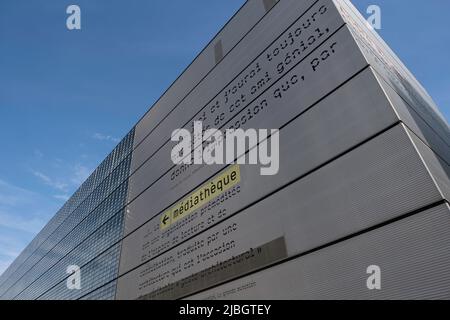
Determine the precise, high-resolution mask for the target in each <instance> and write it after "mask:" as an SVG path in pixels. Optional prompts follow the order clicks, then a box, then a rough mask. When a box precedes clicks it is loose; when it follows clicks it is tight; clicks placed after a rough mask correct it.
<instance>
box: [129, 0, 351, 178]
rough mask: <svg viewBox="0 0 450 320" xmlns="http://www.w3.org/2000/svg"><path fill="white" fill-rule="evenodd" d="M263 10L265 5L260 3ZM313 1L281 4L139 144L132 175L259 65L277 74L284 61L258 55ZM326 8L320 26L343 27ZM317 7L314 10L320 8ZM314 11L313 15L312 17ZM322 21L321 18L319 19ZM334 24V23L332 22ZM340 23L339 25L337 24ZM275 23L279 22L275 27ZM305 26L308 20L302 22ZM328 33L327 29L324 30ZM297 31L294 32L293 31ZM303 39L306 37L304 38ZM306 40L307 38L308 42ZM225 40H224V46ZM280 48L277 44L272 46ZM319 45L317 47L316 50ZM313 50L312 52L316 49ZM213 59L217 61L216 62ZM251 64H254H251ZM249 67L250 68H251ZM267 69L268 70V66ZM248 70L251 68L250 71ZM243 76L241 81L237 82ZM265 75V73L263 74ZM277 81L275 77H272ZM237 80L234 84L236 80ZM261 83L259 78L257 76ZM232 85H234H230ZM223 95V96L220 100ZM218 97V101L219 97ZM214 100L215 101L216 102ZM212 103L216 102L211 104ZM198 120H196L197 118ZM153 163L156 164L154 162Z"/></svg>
mask: <svg viewBox="0 0 450 320" xmlns="http://www.w3.org/2000/svg"><path fill="white" fill-rule="evenodd" d="M257 2H258V3H259V4H260V5H261V6H262V2H260V1H257ZM313 2H314V1H312V0H308V1H297V0H287V1H281V2H279V3H278V4H277V5H276V6H275V7H274V8H273V9H272V10H271V11H270V12H269V13H268V15H267V16H266V17H265V18H264V19H263V20H262V21H261V22H260V23H259V24H258V25H257V26H256V27H255V29H253V30H252V32H251V33H250V34H249V35H248V36H247V37H246V38H245V39H244V40H243V41H242V42H241V43H240V44H239V45H238V46H237V47H236V48H235V49H234V50H232V51H231V52H230V54H229V55H228V56H226V57H225V58H224V59H223V60H222V61H221V62H220V64H218V65H217V67H216V68H215V69H214V70H213V72H211V73H210V74H209V75H208V76H207V77H206V78H205V79H204V80H203V81H202V82H201V83H200V84H199V85H198V86H197V87H196V88H195V90H193V91H192V92H191V93H190V94H189V95H188V96H187V97H186V98H185V99H183V101H181V103H180V104H179V105H178V107H177V108H176V110H175V112H172V113H171V114H170V115H169V116H168V117H167V118H166V119H165V120H164V121H163V122H162V123H161V124H160V125H159V126H158V127H157V128H155V130H154V131H153V132H152V134H151V135H149V136H148V137H147V138H146V139H145V140H144V141H143V142H142V144H140V145H139V146H138V147H137V148H136V149H135V150H134V152H133V163H132V169H131V171H132V172H134V171H135V170H136V169H137V168H138V167H139V166H140V165H142V163H144V162H145V161H146V160H147V159H148V158H149V157H150V156H151V155H152V154H153V153H154V152H155V151H157V150H158V148H160V147H161V146H163V145H164V144H165V143H168V142H170V136H171V134H172V132H173V131H174V130H175V129H177V128H182V127H184V126H185V124H186V123H188V122H189V121H190V119H192V117H194V116H195V115H196V113H197V112H199V111H200V110H201V109H202V108H205V112H207V113H209V109H210V107H211V106H212V105H214V104H215V101H216V99H217V100H220V101H221V100H222V99H223V91H224V90H225V89H224V87H226V89H230V88H233V86H235V85H236V83H237V82H238V80H241V78H244V77H245V76H247V78H248V74H250V72H251V70H254V69H256V65H257V63H258V62H259V63H260V64H261V68H262V69H268V70H269V71H270V72H272V70H276V65H277V63H278V62H279V61H280V60H282V58H281V57H279V58H278V59H273V62H272V63H267V64H266V63H265V62H264V60H265V58H266V57H265V56H262V57H261V58H259V59H258V61H254V62H253V60H254V58H256V57H257V56H258V55H259V54H261V53H263V52H265V48H266V47H267V46H269V44H270V43H271V42H272V41H273V40H274V39H276V38H277V37H278V36H279V35H280V34H281V33H282V32H283V31H284V30H285V29H286V28H288V27H289V25H290V24H292V22H294V21H295V20H296V19H297V18H298V17H299V16H300V15H301V14H302V13H304V11H305V10H306V9H307V8H308V7H309V6H310V5H311V4H312V3H313ZM324 3H326V4H327V7H328V8H329V11H328V12H327V14H326V15H322V16H320V18H321V19H323V21H322V20H321V19H320V22H321V23H324V26H325V25H328V24H330V29H332V30H336V28H337V27H338V26H340V25H342V24H344V22H343V20H342V18H341V17H340V15H339V13H338V12H337V10H336V8H334V6H333V5H332V4H331V3H330V1H327V0H321V2H320V6H322V5H323V4H324ZM320 6H318V5H315V10H317V9H318V8H320ZM313 12H314V11H312V12H311V13H313ZM317 20H319V17H318V18H317ZM330 20H331V21H330ZM336 20H337V21H336ZM273 21H277V23H276V24H274V23H273ZM302 22H305V23H306V18H304V19H303V20H302ZM314 27H319V21H317V22H315V23H314ZM323 29H325V27H324V28H323ZM293 30H294V31H295V29H293ZM313 32H314V29H312V28H309V29H308V30H307V33H313ZM302 38H304V37H303V35H302ZM307 39H308V38H307V37H306V38H304V40H305V41H307ZM225 40H226V39H222V43H223V46H225ZM275 45H279V43H276V44H274V45H273V47H274V46H275ZM317 45H318V43H317V44H315V45H314V47H316V46H317ZM314 47H312V48H311V49H313V48H314ZM213 59H214V58H213ZM250 63H251V64H250ZM249 64H250V66H248V65H249ZM266 65H267V66H266ZM247 66H248V67H247ZM238 74H240V75H241V77H239V78H237V79H235V78H236V76H237V75H238ZM261 74H263V71H262V72H261ZM272 78H273V79H275V74H273V77H272ZM234 79H235V80H234ZM258 80H259V74H258ZM231 81H233V82H232V83H231V84H230V82H231ZM255 83H256V80H251V81H248V83H247V84H246V88H245V91H244V92H245V93H246V92H247V91H248V90H250V87H251V86H252V85H254V84H255ZM219 93H221V94H220V96H218V95H219ZM216 96H218V97H216ZM213 98H214V100H213ZM211 100H213V101H211ZM224 107H225V106H224ZM198 117H199V116H197V118H198ZM152 161H153V160H152Z"/></svg>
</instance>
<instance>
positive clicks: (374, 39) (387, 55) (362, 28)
mask: <svg viewBox="0 0 450 320" xmlns="http://www.w3.org/2000/svg"><path fill="white" fill-rule="evenodd" d="M333 1H334V3H335V4H336V6H337V8H338V9H339V11H340V12H341V14H343V16H344V19H345V20H346V21H347V22H348V23H349V24H350V25H353V26H355V27H357V29H358V31H359V33H360V35H361V36H362V37H363V38H364V39H366V40H368V41H369V43H370V44H371V46H372V50H374V51H373V52H377V55H379V56H380V57H383V58H384V59H385V61H387V62H389V66H390V67H392V68H393V69H395V70H396V71H397V72H400V73H401V74H402V76H403V77H404V78H406V79H407V81H408V82H409V83H410V84H411V86H413V87H414V90H416V91H417V93H418V94H419V95H421V97H422V98H423V99H424V100H425V101H426V103H427V104H428V106H429V107H430V108H431V109H432V114H433V116H437V117H438V118H440V120H438V121H440V122H444V123H445V117H444V116H443V115H442V114H441V113H440V111H439V109H438V107H437V106H436V104H435V103H434V101H433V99H432V98H431V96H430V95H429V94H428V92H427V91H426V90H425V88H424V87H423V86H422V85H421V84H420V82H419V81H417V79H416V78H415V77H414V75H413V74H412V73H411V72H410V71H409V70H408V68H407V67H406V66H405V65H404V64H403V63H402V61H401V60H400V59H399V58H398V57H397V55H396V54H395V53H394V52H393V51H392V50H391V48H389V46H388V45H387V44H386V42H385V41H384V40H383V39H382V38H381V37H380V36H379V35H378V33H377V32H376V31H375V30H373V29H371V28H368V26H367V21H366V19H365V18H364V17H363V16H362V15H361V14H360V13H359V11H358V10H357V9H356V8H355V6H354V5H353V4H352V3H351V1H349V0H333Z"/></svg>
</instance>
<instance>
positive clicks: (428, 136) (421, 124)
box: [375, 72, 450, 163]
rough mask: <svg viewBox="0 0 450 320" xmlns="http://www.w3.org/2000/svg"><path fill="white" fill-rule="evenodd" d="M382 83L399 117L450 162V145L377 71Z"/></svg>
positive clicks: (376, 74)
mask: <svg viewBox="0 0 450 320" xmlns="http://www.w3.org/2000/svg"><path fill="white" fill-rule="evenodd" d="M375 76H376V77H377V79H378V80H379V83H380V85H381V86H382V88H383V90H384V91H385V93H386V95H387V97H388V98H389V100H390V101H391V104H392V106H393V108H394V109H395V111H396V112H397V114H398V116H399V118H400V119H401V120H402V121H403V123H405V124H406V125H407V126H408V128H409V129H411V130H412V131H413V132H414V133H415V134H416V135H418V136H419V137H420V138H421V139H422V140H423V141H424V142H425V143H426V144H427V145H428V146H429V147H430V148H431V149H432V150H433V151H434V152H436V153H437V154H438V155H439V156H440V157H442V159H444V160H445V161H446V162H447V163H450V147H449V146H448V145H447V143H446V142H445V141H444V140H443V139H442V138H441V137H440V136H439V135H438V134H437V133H436V131H435V129H434V128H433V127H431V126H430V125H429V124H428V123H426V122H425V121H424V120H423V119H422V118H421V117H420V115H419V114H418V113H417V112H416V111H415V110H414V109H413V108H411V106H410V105H409V104H408V103H406V101H405V100H403V99H402V98H401V97H400V96H399V95H398V93H397V92H395V91H394V89H392V87H391V86H389V85H388V84H387V83H386V81H385V80H384V79H383V78H382V77H381V76H380V75H379V74H378V73H376V72H375Z"/></svg>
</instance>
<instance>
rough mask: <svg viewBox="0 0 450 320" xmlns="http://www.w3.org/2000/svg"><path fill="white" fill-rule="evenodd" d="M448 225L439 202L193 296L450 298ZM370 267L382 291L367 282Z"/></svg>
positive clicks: (447, 212)
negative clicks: (375, 271) (376, 273)
mask: <svg viewBox="0 0 450 320" xmlns="http://www.w3.org/2000/svg"><path fill="white" fill-rule="evenodd" d="M449 229H450V208H449V206H448V205H447V204H445V205H440V206H436V207H434V208H432V209H429V210H426V211H423V212H421V213H419V214H416V215H413V216H410V217H408V218H405V219H402V220H399V221H396V222H394V223H391V224H389V225H386V226H382V227H380V228H377V229H375V230H373V231H370V232H367V233H364V234H362V235H359V236H357V237H354V238H351V239H349V240H346V241H343V242H339V243H337V244H334V245H332V246H329V247H326V248H324V249H321V250H318V251H315V252H312V253H309V254H306V255H304V256H300V257H298V258H297V259H294V260H291V261H289V262H286V263H283V264H280V265H277V266H274V267H272V268H268V269H266V270H263V271H260V272H258V273H254V274H252V275H249V276H246V277H243V278H240V279H237V280H234V281H232V282H229V283H227V284H224V285H221V286H218V287H215V288H212V289H210V290H207V291H204V292H202V293H199V294H197V295H193V296H191V297H189V299H450V290H449V288H450V273H449V272H448V266H449V264H450V233H449V232H448V230H449ZM371 265H376V266H379V267H380V269H381V290H369V289H368V288H367V286H366V281H367V279H368V277H369V275H368V274H367V273H366V271H367V267H368V266H371Z"/></svg>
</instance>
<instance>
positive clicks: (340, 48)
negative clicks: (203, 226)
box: [125, 26, 366, 234]
mask: <svg viewBox="0 0 450 320" xmlns="http://www.w3.org/2000/svg"><path fill="white" fill-rule="evenodd" d="M331 46H333V50H334V53H333V55H330V56H329V59H327V60H326V61H323V64H322V65H321V67H319V68H318V69H316V70H315V71H314V70H313V68H312V66H311V63H312V62H313V61H315V59H317V58H318V57H319V58H320V55H321V54H322V53H323V52H328V50H329V48H330V47H331ZM365 66H366V64H365V62H364V59H363V58H362V56H361V55H360V53H359V51H357V48H356V47H355V46H354V42H353V39H352V38H351V36H350V33H349V32H348V30H347V29H346V28H345V26H344V27H342V28H341V29H339V31H337V32H336V33H335V34H334V35H333V36H332V37H331V38H330V39H328V40H326V41H325V42H324V43H323V44H322V45H321V46H320V47H319V48H318V49H317V50H316V51H314V52H313V53H312V55H311V56H308V58H306V59H305V60H304V61H303V63H300V64H299V65H298V66H297V67H296V68H295V69H294V70H293V71H291V73H289V74H288V75H287V77H286V78H284V80H283V81H287V80H286V79H292V78H293V77H296V78H297V79H298V81H297V85H296V86H295V88H293V89H292V90H290V91H288V92H286V93H285V95H284V97H283V98H282V99H277V98H274V91H275V90H276V89H275V88H272V89H270V90H269V91H267V93H265V94H264V96H263V97H260V98H259V99H257V100H256V101H255V102H254V103H253V104H252V105H251V107H250V109H252V108H255V107H257V106H258V105H259V106H261V104H262V102H261V101H263V100H264V101H267V105H264V108H262V107H260V110H261V109H262V110H261V111H260V112H259V113H258V115H257V116H255V117H253V118H252V119H251V121H250V120H249V121H247V122H246V123H245V124H244V125H243V126H241V127H243V128H248V127H254V128H279V127H280V126H282V125H283V124H284V123H286V122H288V121H289V120H291V119H292V117H294V116H295V115H297V114H299V113H301V112H302V111H304V110H305V109H306V108H308V107H309V106H311V105H312V104H313V103H315V102H316V101H318V100H319V99H321V98H323V97H324V96H325V95H326V94H327V93H329V92H331V91H332V90H334V89H335V88H336V87H338V86H339V85H341V84H342V83H344V82H345V81H346V80H348V79H349V78H350V77H352V76H353V75H355V74H356V73H357V72H358V71H361V70H362V69H363V68H364V67H365ZM302 77H304V79H305V80H304V81H302V80H300V79H302ZM283 83H284V82H283ZM278 85H279V86H281V84H278ZM298 102H300V105H299V103H298ZM279 105H283V112H279V111H278V108H279V107H278V106H279ZM246 112H247V109H244V114H245V113H246ZM230 125H232V124H228V125H227V126H226V127H227V128H228V127H229V126H230ZM175 129H176V128H175ZM175 129H174V130H175ZM169 157H170V150H168V151H167V153H166V160H165V161H162V162H158V163H157V164H159V165H161V166H163V165H167V163H170V162H171V160H170V159H169ZM195 169H198V166H197V168H196V167H195V166H191V167H190V168H189V172H192V171H194V170H195ZM205 170H206V171H209V172H210V175H212V174H214V172H216V171H217V166H208V168H205ZM172 174H173V172H170V171H169V172H167V173H166V174H165V175H163V176H162V177H161V178H160V179H158V180H157V181H156V182H154V183H151V184H150V186H149V187H148V188H147V189H146V190H145V191H144V192H143V193H142V194H141V195H140V196H139V197H137V198H135V199H132V202H131V203H130V204H129V206H128V207H127V216H126V225H125V234H129V233H130V232H132V231H133V230H135V229H136V228H138V227H139V226H140V225H142V224H143V223H145V222H146V221H147V220H148V219H150V218H151V217H152V216H154V215H156V214H158V213H159V212H161V211H162V210H164V209H165V208H166V207H167V206H170V205H171V204H172V203H173V202H174V201H175V200H176V199H178V198H179V197H180V195H183V194H185V193H187V192H189V191H190V190H192V189H193V188H195V187H196V186H198V185H199V184H200V183H201V181H203V180H204V179H206V178H207V176H204V177H203V179H202V177H201V176H199V175H198V174H196V175H195V176H194V175H191V176H189V175H188V173H187V172H185V173H184V174H183V175H182V177H180V176H178V177H177V178H176V179H173V175H172ZM131 188H132V187H131ZM150 199H151V200H150Z"/></svg>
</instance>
